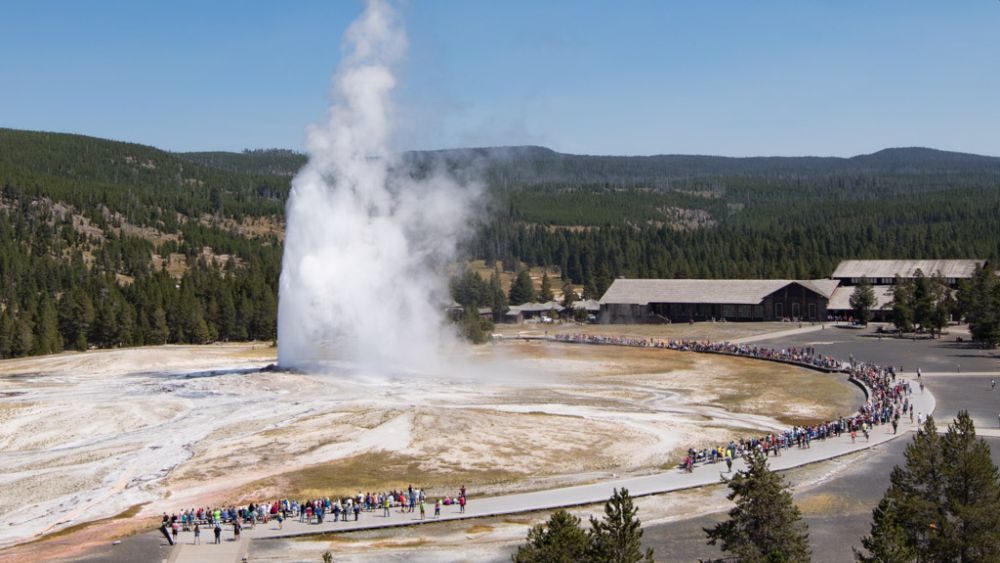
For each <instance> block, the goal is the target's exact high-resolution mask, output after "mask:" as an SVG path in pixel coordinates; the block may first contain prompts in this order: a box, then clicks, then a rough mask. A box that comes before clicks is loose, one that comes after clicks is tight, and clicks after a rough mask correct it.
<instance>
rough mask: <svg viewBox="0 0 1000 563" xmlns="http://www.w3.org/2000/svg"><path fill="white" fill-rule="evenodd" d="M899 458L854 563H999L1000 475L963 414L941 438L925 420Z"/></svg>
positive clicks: (984, 446) (986, 446)
mask: <svg viewBox="0 0 1000 563" xmlns="http://www.w3.org/2000/svg"><path fill="white" fill-rule="evenodd" d="M904 457H905V463H904V465H903V466H902V467H899V466H897V467H895V468H894V469H893V471H892V475H891V477H890V485H889V489H888V490H887V491H886V492H885V495H884V496H883V499H882V501H881V502H880V503H879V506H878V508H877V509H876V510H875V512H874V519H873V522H872V527H871V534H870V535H868V536H866V537H865V538H864V539H862V546H863V548H864V550H865V551H864V552H861V553H858V554H857V558H858V560H859V561H871V562H882V561H893V562H894V561H917V562H928V563H930V562H938V561H997V560H1000V512H998V511H997V510H996V506H997V504H998V503H1000V473H998V470H997V467H996V466H995V465H993V462H992V460H991V457H990V448H989V446H988V445H987V444H986V443H985V442H984V441H983V440H981V439H977V438H976V431H975V426H974V424H973V423H972V419H971V418H970V417H969V415H968V413H967V412H965V411H962V412H960V413H959V414H958V418H956V419H955V421H954V422H953V423H952V424H951V425H949V427H948V432H947V433H946V434H945V436H944V437H941V436H939V435H938V433H937V428H936V426H935V424H934V420H933V418H930V417H928V420H927V423H926V424H925V425H924V427H923V428H922V429H921V430H920V432H918V433H917V435H916V436H915V437H914V439H913V442H911V443H910V444H909V445H908V446H907V448H906V452H905V456H904ZM907 557H909V558H907Z"/></svg>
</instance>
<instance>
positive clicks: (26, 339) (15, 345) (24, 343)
mask: <svg viewBox="0 0 1000 563" xmlns="http://www.w3.org/2000/svg"><path fill="white" fill-rule="evenodd" d="M25 317H26V315H23V314H22V315H20V316H19V317H18V319H17V321H16V322H15V323H14V333H13V336H14V337H13V338H12V339H11V344H10V351H11V356H26V355H28V354H29V353H31V348H32V346H34V343H35V336H34V329H33V328H32V326H31V321H29V320H28V319H27V318H25Z"/></svg>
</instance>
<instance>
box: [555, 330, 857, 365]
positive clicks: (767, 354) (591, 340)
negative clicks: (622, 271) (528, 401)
mask: <svg viewBox="0 0 1000 563" xmlns="http://www.w3.org/2000/svg"><path fill="white" fill-rule="evenodd" d="M553 338H554V339H555V340H558V341H561V342H577V343H581V344H606V345H612V346H632V347H636V348H663V349H667V350H679V351H682V352H704V353H711V354H727V355H730V356H742V357H746V358H757V359H760V360H772V361H778V362H787V363H794V364H803V365H807V366H812V367H817V368H822V369H828V370H840V369H842V365H841V362H840V361H839V360H837V359H835V358H833V357H830V356H824V355H822V354H818V353H816V349H815V348H812V347H803V348H795V347H792V348H783V349H780V350H777V349H773V348H760V347H758V346H750V345H747V344H732V343H729V342H711V341H708V340H665V339H659V338H635V337H629V336H601V335H596V334H557V335H555V336H554V337H553Z"/></svg>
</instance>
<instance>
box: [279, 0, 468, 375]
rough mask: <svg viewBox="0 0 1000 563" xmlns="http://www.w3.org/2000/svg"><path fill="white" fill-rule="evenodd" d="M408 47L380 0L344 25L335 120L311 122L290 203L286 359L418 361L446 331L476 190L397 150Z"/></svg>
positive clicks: (379, 365)
mask: <svg viewBox="0 0 1000 563" xmlns="http://www.w3.org/2000/svg"><path fill="white" fill-rule="evenodd" d="M405 48H406V38H405V34H404V32H403V29H402V26H401V24H400V22H399V19H398V18H397V15H396V13H395V12H394V11H393V10H392V8H391V7H390V6H389V5H388V4H387V3H386V2H384V1H382V0H368V2H367V4H366V8H365V11H364V13H363V14H362V15H361V16H360V17H359V18H358V19H357V20H356V21H355V22H354V23H353V24H352V25H351V26H350V28H349V29H348V30H347V33H346V35H345V48H344V51H345V53H344V58H343V59H342V62H341V64H340V65H339V67H338V70H337V72H336V73H335V75H334V77H333V94H332V98H333V101H332V103H331V107H330V115H329V119H328V121H327V122H326V123H325V124H323V125H320V126H314V127H312V128H311V129H310V131H309V134H308V139H307V152H308V155H309V161H308V163H307V164H306V166H305V167H304V168H303V169H302V170H301V171H300V172H299V173H298V175H297V176H296V177H295V179H294V180H293V181H292V191H291V194H290V196H289V200H288V204H287V213H286V217H287V227H286V231H285V241H284V256H283V258H282V270H281V281H280V288H279V304H278V364H279V365H280V366H282V367H286V368H298V369H309V368H310V367H311V366H315V365H316V364H317V363H319V362H322V361H324V360H330V359H337V360H347V361H350V362H354V363H359V364H361V365H363V366H365V367H366V368H373V369H376V370H382V369H393V370H396V369H399V368H401V367H405V368H406V369H408V370H413V369H417V370H419V369H422V368H429V367H431V366H430V364H431V363H433V361H434V359H435V358H436V357H437V354H438V352H439V351H440V348H441V346H442V344H443V343H444V342H445V340H446V339H447V337H446V334H447V332H446V331H445V330H444V326H443V323H442V316H443V308H442V306H443V304H444V303H446V302H447V301H448V299H447V284H446V283H445V276H444V271H443V267H444V266H445V265H446V264H447V263H448V262H449V261H451V260H452V259H453V258H454V253H455V245H456V241H457V240H458V238H459V235H460V234H461V232H462V231H463V229H464V228H465V226H466V225H467V224H468V215H469V214H468V210H469V209H470V203H471V201H472V199H473V198H474V197H475V195H476V190H475V189H474V186H470V185H468V183H461V182H459V181H457V180H456V179H455V178H453V177H452V176H450V175H449V174H447V173H445V172H443V171H439V172H435V170H438V169H436V168H433V167H432V168H431V170H430V171H428V169H427V168H426V167H424V168H422V169H421V171H420V173H419V174H416V173H413V172H412V171H411V170H410V169H409V166H408V165H407V163H406V161H405V159H403V158H401V157H400V156H399V154H398V153H395V152H393V151H392V144H391V139H392V104H391V96H390V95H391V93H392V90H393V88H394V87H395V86H396V79H395V76H394V74H393V69H394V67H395V65H396V64H397V63H398V62H399V60H400V57H401V56H402V55H403V53H404V51H405ZM442 170H443V169H442Z"/></svg>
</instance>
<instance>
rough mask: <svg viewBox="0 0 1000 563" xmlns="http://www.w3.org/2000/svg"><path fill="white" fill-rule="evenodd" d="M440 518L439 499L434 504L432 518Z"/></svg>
mask: <svg viewBox="0 0 1000 563" xmlns="http://www.w3.org/2000/svg"><path fill="white" fill-rule="evenodd" d="M440 517H441V499H437V501H435V502H434V518H440Z"/></svg>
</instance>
